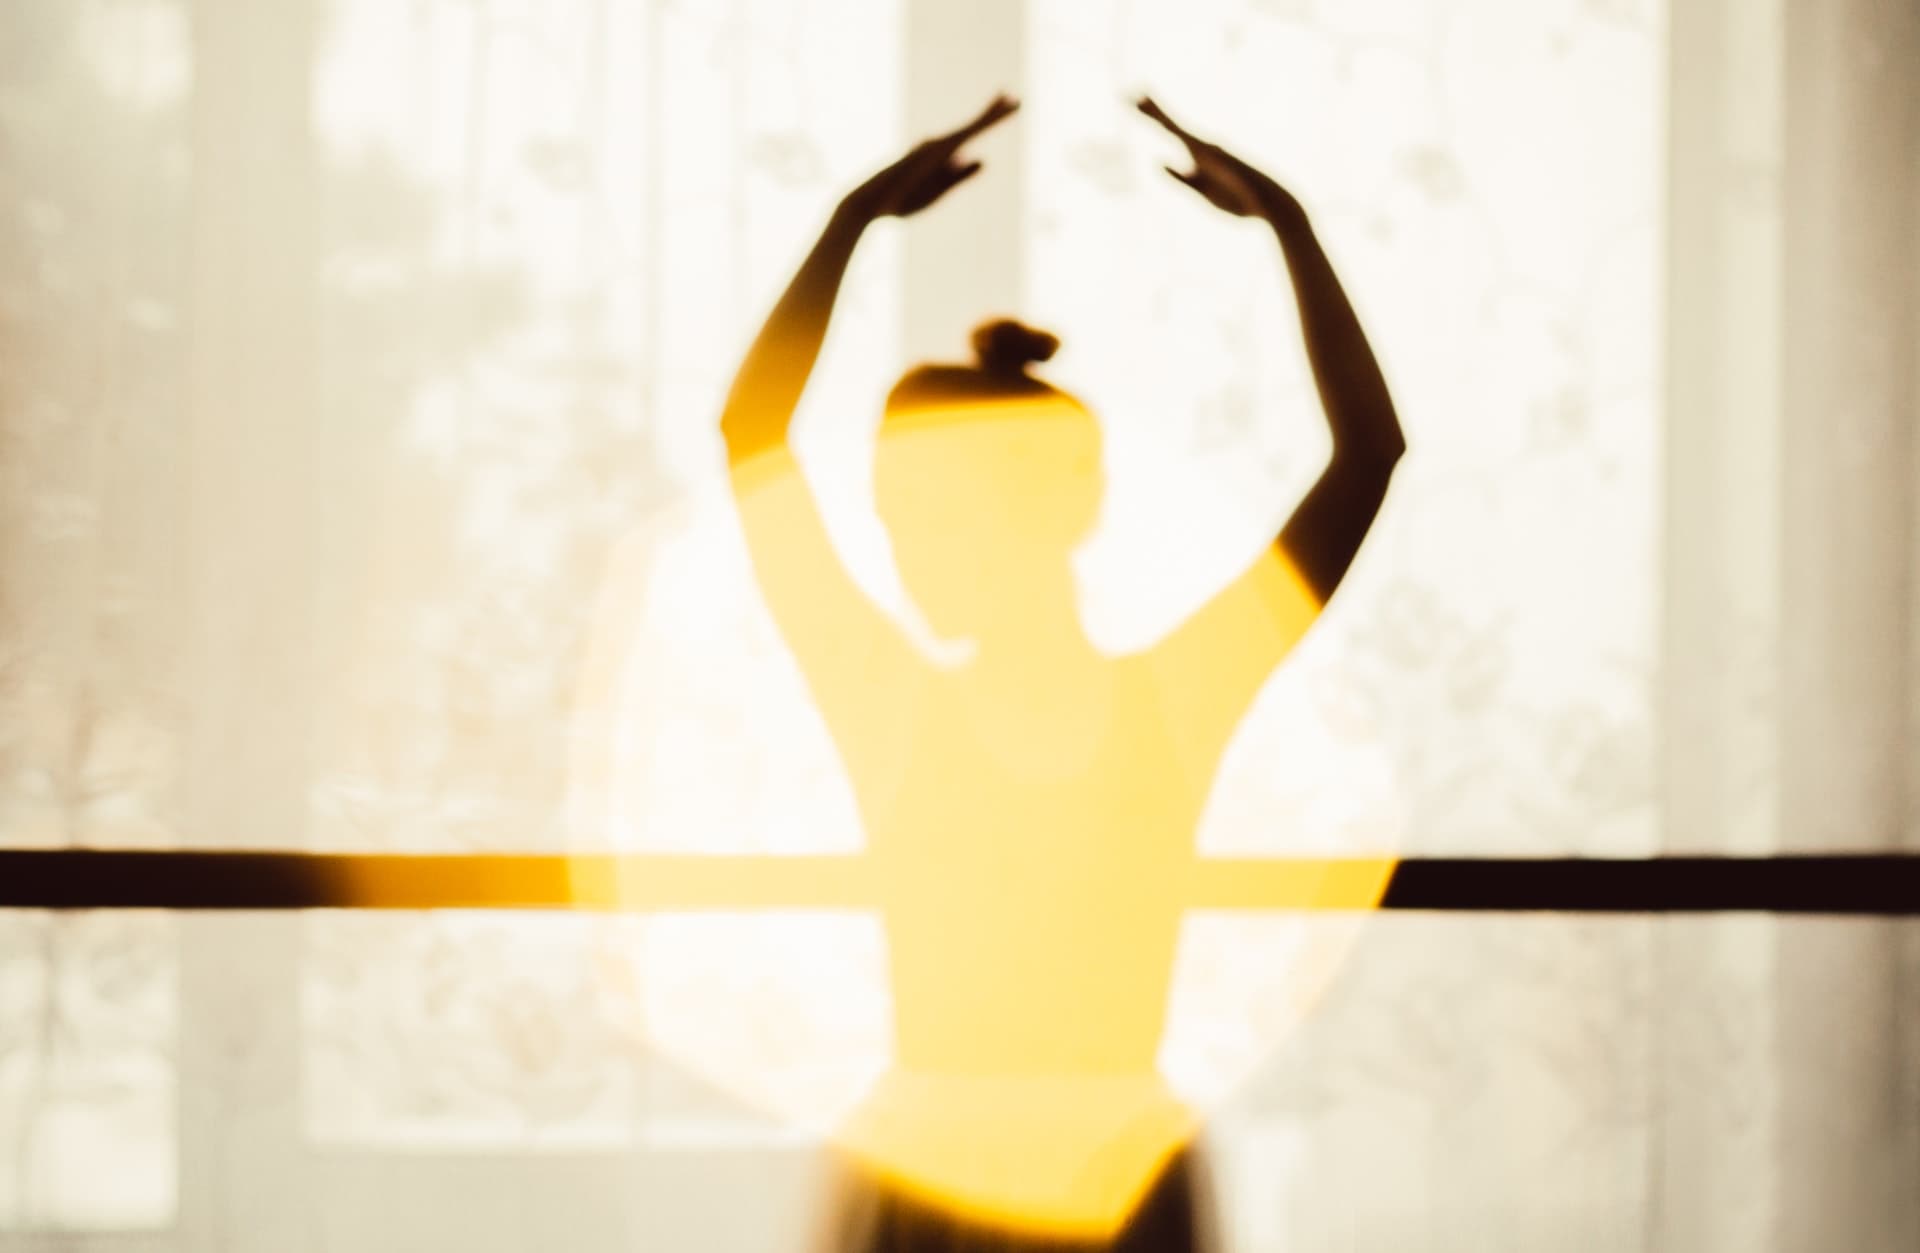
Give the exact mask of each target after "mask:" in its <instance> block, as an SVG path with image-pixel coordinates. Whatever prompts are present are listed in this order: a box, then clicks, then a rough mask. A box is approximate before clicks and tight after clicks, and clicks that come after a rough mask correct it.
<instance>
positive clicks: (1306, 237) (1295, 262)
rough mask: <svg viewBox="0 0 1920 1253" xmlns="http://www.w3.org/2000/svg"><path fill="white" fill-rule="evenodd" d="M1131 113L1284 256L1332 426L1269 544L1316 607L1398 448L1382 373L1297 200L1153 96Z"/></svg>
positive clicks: (1346, 561) (1339, 572)
mask: <svg viewBox="0 0 1920 1253" xmlns="http://www.w3.org/2000/svg"><path fill="white" fill-rule="evenodd" d="M1140 111H1141V112H1143V113H1145V114H1146V115H1147V116H1148V117H1150V118H1152V119H1153V120H1155V121H1156V122H1159V123H1160V124H1161V125H1162V126H1164V127H1166V128H1167V129H1168V130H1170V131H1172V132H1173V133H1174V135H1175V136H1177V137H1178V138H1179V139H1180V141H1181V143H1183V144H1184V145H1186V148H1187V151H1188V152H1189V153H1190V154H1191V155H1192V157H1193V163H1194V168H1193V172H1192V173H1189V174H1183V173H1181V172H1180V171H1178V170H1174V169H1169V170H1168V171H1167V172H1168V173H1169V174H1172V175H1173V176H1174V177H1175V178H1176V179H1178V180H1180V181H1181V182H1183V183H1185V184H1186V185H1187V186H1189V187H1191V188H1193V189H1194V190H1195V191H1197V192H1199V193H1200V194H1201V195H1202V196H1204V197H1206V199H1207V200H1208V201H1209V202H1210V203H1212V204H1213V205H1214V206H1215V207H1216V208H1220V209H1223V210H1225V211H1227V212H1228V213H1233V214H1236V215H1238V216H1241V217H1252V218H1257V219H1259V220H1260V221H1262V222H1264V223H1265V224H1266V225H1267V226H1268V227H1270V228H1271V229H1272V231H1273V233H1274V236H1275V238H1276V239H1277V240H1278V241H1279V244H1280V251H1281V253H1282V255H1284V256H1285V258H1286V261H1287V269H1288V271H1289V273H1290V274H1291V275H1292V277H1293V293H1294V299H1295V301H1296V302H1297V303H1298V305H1299V310H1300V333H1301V338H1302V339H1303V340H1304V341H1305V343H1306V349H1307V363H1308V365H1309V366H1311V367H1312V370H1313V382H1314V387H1315V388H1316V389H1317V390H1318V391H1319V393H1320V405H1321V408H1322V409H1323V410H1324V411H1325V413H1326V417H1327V424H1328V426H1329V427H1331V428H1332V432H1333V456H1332V457H1331V459H1330V460H1329V461H1328V463H1327V468H1326V469H1325V470H1324V471H1323V472H1322V473H1321V475H1320V478H1319V480H1318V481H1317V482H1316V483H1315V484H1314V485H1313V487H1312V489H1311V490H1309V491H1308V492H1307V494H1306V497H1305V498H1304V499H1303V500H1302V501H1301V502H1300V505H1299V507H1298V508H1297V509H1295V511H1294V513H1293V516H1292V517H1291V518H1289V519H1288V521H1287V524H1286V526H1285V527H1283V528H1282V529H1281V531H1280V535H1279V540H1278V542H1279V544H1280V547H1281V549H1282V550H1283V551H1284V552H1285V553H1286V555H1287V558H1288V560H1289V561H1290V562H1291V563H1292V565H1293V567H1294V568H1295V569H1296V570H1298V571H1299V573H1300V576H1301V577H1302V578H1303V579H1304V580H1305V582H1306V584H1307V586H1308V587H1309V588H1311V589H1312V590H1313V593H1314V596H1315V597H1316V598H1317V599H1318V600H1319V601H1320V603H1322V604H1325V603H1326V602H1327V600H1328V599H1329V598H1331V597H1332V595H1333V591H1334V588H1336V587H1338V586H1339V585H1340V580H1341V579H1342V578H1343V577H1345V575H1346V573H1347V569H1348V567H1350V566H1351V565H1352V564H1353V559H1354V556H1355V554H1357V553H1358V552H1359V551H1360V542H1361V541H1362V540H1364V539H1365V538H1366V536H1367V531H1368V530H1369V528H1371V527H1372V525H1373V520H1374V518H1375V517H1376V516H1377V515H1378V514H1379V512H1380V504H1381V501H1382V500H1383V499H1384V498H1385V496H1386V492H1387V483H1388V480H1389V479H1391V478H1392V476H1393V469H1394V466H1395V465H1397V464H1398V463H1399V461H1400V458H1401V456H1402V455H1403V454H1404V453H1405V452H1406V449H1407V443H1406V439H1405V437H1404V436H1403V435H1402V434H1401V431H1400V422H1399V419H1398V418H1397V417H1395V415H1394V412H1393V399H1392V398H1391V397H1390V396H1388V394H1387V384H1386V380H1385V379H1383V378H1382V377H1381V376H1380V366H1379V364H1378V363H1377V362H1376V361H1375V360H1374V358H1373V349H1372V348H1370V347H1369V346H1368V344H1367V337H1366V334H1365V332H1363V331H1362V330H1361V329H1360V319H1359V318H1357V317H1356V316H1354V312H1353V306H1352V305H1351V304H1350V303H1348V301H1347V294H1346V292H1345V291H1344V290H1342V288H1341V286H1340V280H1339V279H1338V278H1337V277H1336V276H1335V275H1334V272H1333V266H1332V264H1331V263H1330V262H1329V261H1328V260H1327V254H1326V253H1325V252H1323V251H1322V250H1321V248H1320V241H1319V240H1317V239H1316V238H1315V237H1314V234H1313V228H1312V226H1311V225H1310V224H1309V223H1308V221H1307V214H1306V211H1305V210H1304V209H1302V208H1301V207H1300V202H1299V201H1297V200H1295V199H1294V198H1293V196H1292V194H1291V193H1289V192H1288V191H1287V190H1286V189H1285V188H1283V187H1281V186H1280V184H1278V183H1276V182H1275V181H1274V180H1273V179H1271V178H1268V177H1267V176H1266V175H1265V174H1262V173H1261V172H1260V171H1258V170H1256V169H1254V168H1253V167H1252V166H1250V165H1248V164H1247V163H1246V162H1244V161H1242V160H1240V159H1239V158H1238V157H1235V156H1234V155H1233V154H1231V153H1229V152H1227V151H1225V150H1224V149H1222V148H1220V147H1219V146H1217V145H1215V144H1210V143H1207V142H1206V141H1205V140H1202V139H1198V138H1196V137H1195V136H1194V135H1192V134H1191V133H1189V132H1188V131H1186V130H1185V129H1183V128H1182V127H1181V126H1180V125H1179V124H1178V123H1176V122H1174V120H1173V119H1172V118H1170V117H1168V116H1167V115H1166V113H1165V112H1164V111H1163V110H1162V109H1161V108H1160V106H1159V105H1157V104H1155V103H1154V102H1153V101H1152V100H1150V99H1143V100H1142V101H1141V102H1140Z"/></svg>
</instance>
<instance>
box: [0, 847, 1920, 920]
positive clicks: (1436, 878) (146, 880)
mask: <svg viewBox="0 0 1920 1253" xmlns="http://www.w3.org/2000/svg"><path fill="white" fill-rule="evenodd" d="M860 860H861V859H860V858H858V857H791V858H787V857H783V858H771V857H770V858H761V859H756V863H757V865H758V866H759V867H761V868H762V869H761V870H757V871H756V872H755V882H756V884H758V886H756V887H755V888H753V889H752V890H750V891H747V892H745V893H744V894H743V895H737V896H736V895H729V893H730V892H731V891H733V890H734V889H733V887H732V885H733V884H734V883H735V882H736V881H737V878H738V877H739V876H738V871H737V869H736V868H737V866H738V863H737V862H733V859H730V858H724V857H697V856H676V855H663V856H655V855H649V854H639V855H627V856H622V855H595V856H564V855H536V854H529V855H499V854H377V853H284V852H211V851H186V850H180V851H164V852H162V851H119V850H102V849H10V850H0V908H5V909H175V910H296V909H404V910H423V909H536V910H623V909H635V910H671V909H722V908H778V907H782V906H790V907H823V908H860V907H872V906H876V905H878V904H879V902H878V901H876V900H874V899H872V896H871V892H872V887H873V885H872V883H871V882H870V881H866V880H863V879H861V878H860V877H859V875H858V871H857V869H856V868H857V866H858V863H859V862H860ZM1282 860H1284V859H1282ZM1337 860H1338V859H1327V860H1324V861H1321V860H1316V859H1299V860H1297V861H1295V862H1293V863H1292V864H1295V865H1298V866H1301V867H1307V868H1311V867H1313V866H1315V865H1322V864H1323V865H1334V864H1337ZM730 862H733V865H732V866H730V865H729V863H730ZM1209 864H1210V865H1212V866H1213V867H1214V869H1213V871H1211V873H1213V874H1214V875H1216V876H1218V874H1219V873H1220V871H1222V870H1224V871H1226V872H1227V873H1228V875H1229V876H1230V875H1231V874H1232V865H1233V864H1232V863H1209ZM1242 864H1245V865H1249V866H1252V865H1254V864H1255V863H1254V861H1253V859H1248V860H1247V861H1246V862H1245V863H1242ZM1259 864H1260V865H1271V864H1278V861H1276V862H1261V863H1259ZM768 866H774V867H775V869H774V870H773V872H772V874H771V877H770V878H768V877H766V872H765V869H764V868H765V867H768ZM850 876H851V877H850ZM769 883H770V884H771V886H768V885H769ZM622 888H625V889H627V890H624V891H623V890H621V889H622ZM1188 904H1189V906H1190V907H1191V908H1195V909H1205V908H1208V907H1209V905H1208V903H1207V901H1205V900H1204V899H1192V900H1190V901H1189V902H1188ZM1235 907H1239V908H1246V907H1249V906H1248V904H1247V903H1246V902H1242V903H1241V904H1239V905H1238V906H1235ZM1255 907H1257V906H1255ZM1297 907H1299V906H1295V905H1287V904H1278V905H1276V908H1297ZM1380 908H1382V909H1390V910H1429V911H1440V912H1447V913H1517V912H1525V913H1577V914H1702V913H1727V912H1741V913H1773V914H1836V915H1872V916H1887V917H1912V916H1916V915H1920V854H1899V853H1880V854H1837V855H1819V856H1815V855H1782V856H1777V857H1649V858H1637V859H1618V860H1615V859H1605V858H1522V857H1411V858H1406V859H1404V860H1402V861H1400V862H1399V864H1398V865H1397V866H1396V867H1395V868H1394V871H1393V876H1392V879H1391V881H1390V883H1389V884H1388V887H1387V891H1386V895H1385V898H1384V899H1383V900H1382V901H1381V903H1380Z"/></svg>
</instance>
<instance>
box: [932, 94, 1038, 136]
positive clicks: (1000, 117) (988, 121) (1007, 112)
mask: <svg viewBox="0 0 1920 1253" xmlns="http://www.w3.org/2000/svg"><path fill="white" fill-rule="evenodd" d="M1019 109H1020V102H1019V101H1018V100H1015V99H1014V98H1013V97H1012V96H1009V95H1007V94H1006V93H1004V92H1002V93H1001V94H1000V95H997V96H995V97H994V98H993V100H992V101H991V102H990V103H989V104H988V105H987V107H986V108H984V109H982V110H981V111H980V113H979V115H978V116H977V117H975V118H974V119H973V120H972V121H971V122H968V123H967V124H966V125H965V126H962V127H961V128H960V129H959V130H957V131H954V132H953V133H952V134H950V135H948V136H947V142H948V143H949V144H950V145H952V146H953V147H956V148H957V147H959V146H960V145H961V144H964V143H966V142H967V141H968V140H969V139H972V138H973V137H974V136H975V135H978V134H980V133H981V132H982V131H984V130H987V129H988V128H989V127H993V126H997V125H999V124H1000V123H1001V122H1003V121H1005V120H1006V119H1007V118H1008V117H1010V116H1012V115H1013V114H1014V113H1016V112H1018V111H1019Z"/></svg>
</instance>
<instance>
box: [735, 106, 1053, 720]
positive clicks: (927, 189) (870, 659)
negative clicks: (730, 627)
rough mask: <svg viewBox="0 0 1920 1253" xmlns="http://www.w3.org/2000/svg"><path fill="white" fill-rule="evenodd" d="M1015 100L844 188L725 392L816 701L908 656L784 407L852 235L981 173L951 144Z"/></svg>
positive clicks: (776, 601) (755, 528)
mask: <svg viewBox="0 0 1920 1253" xmlns="http://www.w3.org/2000/svg"><path fill="white" fill-rule="evenodd" d="M1017 107H1018V106H1017V105H1016V104H1015V103H1014V102H1013V101H1012V100H1009V99H1007V98H1005V97H1000V98H997V99H995V100H994V101H993V102H992V103H991V104H989V105H988V106H987V108H986V109H985V110H984V111H982V112H981V113H980V115H979V116H978V117H976V118H974V119H973V121H971V122H969V123H967V125H965V126H963V127H961V128H960V129H958V130H956V131H953V132H951V133H949V134H946V135H940V136H936V137H935V138H933V139H929V140H927V141H925V142H924V143H921V144H919V145H917V146H916V147H914V149H913V150H912V151H910V152H909V153H907V155H906V156H904V157H902V158H901V159H900V160H898V161H896V162H894V163H893V164H892V165H890V166H888V167H887V168H886V169H884V170H881V171H880V172H879V173H878V174H875V175H874V176H873V177H872V178H870V179H868V180H867V181H866V182H864V183H862V184H861V185H860V186H859V187H857V188H855V189H854V190H853V191H852V192H850V193H849V194H848V195H847V197H846V198H845V199H844V200H842V201H841V203H840V204H839V206H838V207H837V208H836V209H835V210H834V212H833V215H832V217H831V218H830V219H829V221H828V223H827V227H826V230H825V231H824V232H823V233H822V234H821V236H820V239H819V241H818V242H817V243H816V244H815V245H814V246H813V250H812V251H811V252H809V253H808V254H807V258H806V260H805V261H804V262H802V263H801V266H800V269H799V271H798V273H796V274H795V275H794V277H793V281H792V282H791V283H789V284H788V285H787V289H786V291H785V292H784V293H783V294H782V295H781V297H780V299H779V302H778V303H776V304H775V305H774V307H773V312H772V314H771V315H769V316H768V318H767V322H766V325H765V326H763V327H762V328H761V329H760V333H759V335H758V336H756V337H755V339H754V341H753V345H752V346H751V347H750V348H749V349H748V350H747V355H746V359H745V360H744V361H743V362H742V363H741V365H740V370H739V372H738V374H737V375H736V376H735V378H734V381H733V386H732V389H731V390H730V391H729V392H728V395H727V403H726V408H725V410H724V411H723V413H722V414H721V417H720V432H721V435H722V436H723V437H724V438H725V440H726V445H727V460H728V465H729V467H730V471H731V475H732V481H733V490H734V498H735V502H736V505H737V506H738V508H739V510H740V519H741V523H742V526H743V528H744V530H745V532H746V538H747V547H748V551H749V553H750V555H751V556H752V559H753V566H754V574H755V577H756V579H757V580H758V582H759V584H760V590H761V593H762V594H763V595H764V597H765V598H766V602H767V607H768V609H769V610H770V611H771V612H772V614H773V618H774V621H775V622H776V623H777V624H778V626H779V627H780V630H781V633H782V634H783V635H784V636H785V638H786V640H787V644H788V646H789V647H790V648H792V650H793V652H794V654H795V656H796V658H797V659H798V660H799V662H800V664H801V667H802V669H803V670H805V671H806V672H807V675H808V678H809V679H810V680H811V682H812V685H813V687H814V691H815V695H816V697H817V698H818V699H820V700H821V701H822V702H830V701H832V700H834V699H835V697H834V695H833V693H834V692H835V691H837V690H840V689H842V688H846V687H847V686H849V685H851V684H854V683H855V682H856V681H857V680H858V678H859V677H860V675H861V674H862V673H864V674H866V675H867V676H868V677H869V678H873V677H877V676H875V675H874V674H873V671H874V669H875V667H884V665H885V663H886V660H887V659H888V658H890V657H891V658H901V659H904V658H906V657H907V656H909V655H910V654H911V646H910V645H909V644H908V643H907V642H906V640H905V639H904V638H903V637H902V636H901V635H900V634H899V632H898V631H897V630H896V629H895V628H894V624H893V623H892V622H891V621H889V620H888V619H887V618H886V617H885V615H883V614H882V613H880V611H879V610H878V609H877V608H875V607H874V606H873V605H872V604H871V603H870V602H869V601H868V600H867V598H866V597H865V595H864V594H862V592H861V591H860V589H859V587H858V585H856V584H855V583H854V581H853V579H852V577H851V576H850V575H849V574H848V573H847V571H846V569H845V568H844V567H843V566H842V565H841V563H840V560H839V557H838V554H837V553H836V552H835V550H834V548H833V544H832V542H831V540H830V539H829V538H828V536H827V531H826V527H825V525H824V524H823V523H822V521H821V518H820V512H819V509H818V507H817V505H816V503H815V501H814V500H813V496H812V493H811V492H810V491H809V490H808V488H807V485H806V482H805V480H804V479H803V478H802V477H801V475H800V473H799V467H798V465H797V464H796V462H795V461H794V458H793V452H792V449H791V447H790V446H789V443H788V433H789V428H790V426H791V424H792V420H793V414H794V409H795V407H796V406H797V405H798V404H799V402H800V395H801V393H802V392H803V391H804V390H805V389H806V385H807V378H808V376H809V375H811V374H812V372H813V366H814V362H815V361H816V360H817V359H818V358H819V356H820V347H821V344H822V343H823V341H824V340H825V338H826V333H827V324H828V322H829V321H830V320H831V319H832V316H833V307H834V303H835V301H836V299H837V298H838V296H839V294H840V284H841V281H842V280H843V279H844V278H845V277H846V272H847V265H848V263H849V262H851V261H852V259H853V252H854V248H855V247H856V246H857V245H858V244H859V242H860V237H861V236H862V235H863V234H864V233H865V232H866V230H867V228H868V227H870V226H872V225H873V224H874V223H875V222H877V221H879V220H880V219H882V218H887V217H910V216H912V215H913V214H915V213H918V212H920V211H921V210H922V209H925V208H926V207H928V206H929V205H931V204H933V203H934V202H935V201H937V200H939V199H940V197H942V196H944V195H945V194H946V193H947V192H949V191H951V190H952V189H953V188H954V187H955V186H957V185H958V184H960V183H961V182H963V181H965V180H966V179H968V178H970V177H972V176H973V175H974V174H975V173H977V172H979V169H980V165H979V163H978V162H971V163H962V162H961V161H960V160H959V159H958V157H959V153H960V149H961V148H962V146H963V145H964V144H966V142H967V141H968V140H970V139H972V138H973V137H974V136H976V135H978V134H979V133H980V132H981V131H983V130H985V129H987V128H988V127H989V126H992V125H994V124H995V123H996V122H999V121H1000V120H1001V119H1003V118H1005V117H1006V116H1007V115H1008V114H1010V113H1012V112H1013V111H1014V110H1015V109H1016V108H1017ZM828 712H829V716H830V718H831V714H832V711H831V710H829V711H828Z"/></svg>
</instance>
